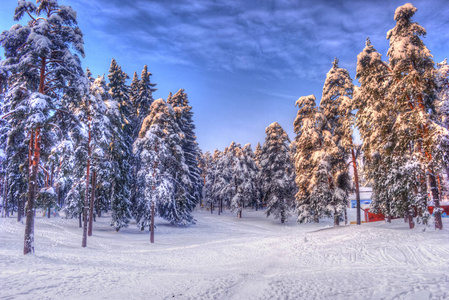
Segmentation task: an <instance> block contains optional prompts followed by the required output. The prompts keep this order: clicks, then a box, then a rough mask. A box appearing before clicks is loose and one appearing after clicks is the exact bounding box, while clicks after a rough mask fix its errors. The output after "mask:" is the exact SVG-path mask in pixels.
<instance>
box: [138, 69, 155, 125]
mask: <svg viewBox="0 0 449 300" xmlns="http://www.w3.org/2000/svg"><path fill="white" fill-rule="evenodd" d="M151 76H152V74H151V72H150V71H148V66H147V65H145V66H143V70H142V73H141V74H140V81H139V90H138V94H137V98H136V101H135V102H134V103H133V107H134V109H136V117H137V119H138V121H139V123H138V124H139V128H140V126H141V125H142V122H143V119H144V118H145V117H146V116H148V114H149V112H150V106H151V104H152V103H153V101H154V99H153V93H154V92H156V91H157V89H156V88H155V86H156V83H151V79H150V77H151Z"/></svg>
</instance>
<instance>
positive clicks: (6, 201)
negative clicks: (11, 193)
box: [3, 190, 9, 218]
mask: <svg viewBox="0 0 449 300" xmlns="http://www.w3.org/2000/svg"><path fill="white" fill-rule="evenodd" d="M8 205H9V204H8V190H5V206H3V209H4V210H5V218H9V210H8Z"/></svg>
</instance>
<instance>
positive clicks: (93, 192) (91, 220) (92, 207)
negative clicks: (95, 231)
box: [87, 171, 97, 236]
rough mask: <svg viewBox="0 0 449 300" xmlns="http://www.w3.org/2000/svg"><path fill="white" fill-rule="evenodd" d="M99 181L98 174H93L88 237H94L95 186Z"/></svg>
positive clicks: (94, 172)
mask: <svg viewBox="0 0 449 300" xmlns="http://www.w3.org/2000/svg"><path fill="white" fill-rule="evenodd" d="M96 181H97V172H96V171H93V172H92V187H91V193H90V208H89V228H88V231H87V235H88V236H92V226H93V224H92V222H93V219H94V202H95V185H96V184H97V183H96Z"/></svg>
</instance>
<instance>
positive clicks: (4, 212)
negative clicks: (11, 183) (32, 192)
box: [2, 176, 8, 218]
mask: <svg viewBox="0 0 449 300" xmlns="http://www.w3.org/2000/svg"><path fill="white" fill-rule="evenodd" d="M7 195H8V178H7V177H6V176H5V179H3V199H2V217H3V218H6V196H7Z"/></svg>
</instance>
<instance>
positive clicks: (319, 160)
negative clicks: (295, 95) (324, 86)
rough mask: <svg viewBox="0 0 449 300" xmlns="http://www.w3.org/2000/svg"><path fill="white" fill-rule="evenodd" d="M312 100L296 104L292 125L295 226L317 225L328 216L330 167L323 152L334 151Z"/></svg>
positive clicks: (310, 97) (324, 123)
mask: <svg viewBox="0 0 449 300" xmlns="http://www.w3.org/2000/svg"><path fill="white" fill-rule="evenodd" d="M315 99H316V98H315V96H314V95H309V96H303V97H300V98H299V99H298V101H296V106H298V113H297V115H296V119H295V121H294V123H293V128H294V131H295V133H296V138H295V141H294V143H295V144H296V153H295V157H294V159H295V172H296V179H295V180H296V185H297V186H298V192H297V193H296V196H295V199H296V203H295V204H296V213H297V214H298V222H299V223H303V222H319V219H320V218H321V217H323V216H331V215H332V212H331V211H330V210H329V202H330V200H331V199H332V191H331V188H330V186H329V175H328V174H329V173H330V172H331V168H330V166H331V164H330V162H329V158H330V157H329V154H328V153H327V152H326V151H325V149H329V148H332V147H335V143H334V141H333V139H332V134H331V133H330V132H329V131H328V128H329V126H328V125H327V120H326V118H325V117H324V115H323V113H322V112H321V111H320V109H319V108H318V107H316V103H315Z"/></svg>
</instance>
